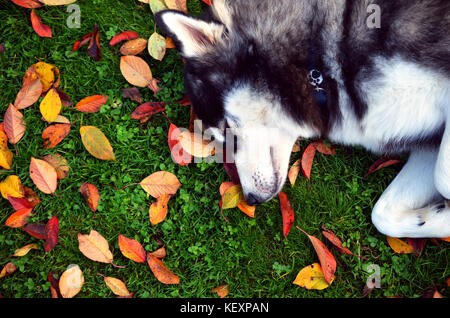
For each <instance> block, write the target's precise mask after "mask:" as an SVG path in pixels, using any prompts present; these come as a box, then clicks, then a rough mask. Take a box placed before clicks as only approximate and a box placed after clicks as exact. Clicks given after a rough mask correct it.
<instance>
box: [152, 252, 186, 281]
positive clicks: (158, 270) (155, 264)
mask: <svg viewBox="0 0 450 318" xmlns="http://www.w3.org/2000/svg"><path fill="white" fill-rule="evenodd" d="M147 263H148V266H149V267H150V269H151V270H152V272H153V274H154V275H155V277H156V279H158V280H159V281H160V282H161V283H163V284H179V283H180V278H179V277H178V276H177V275H175V274H173V273H172V272H171V271H170V270H169V269H168V268H167V267H166V265H164V263H163V262H162V261H161V260H160V259H158V258H156V257H155V256H153V255H151V254H149V253H148V254H147Z"/></svg>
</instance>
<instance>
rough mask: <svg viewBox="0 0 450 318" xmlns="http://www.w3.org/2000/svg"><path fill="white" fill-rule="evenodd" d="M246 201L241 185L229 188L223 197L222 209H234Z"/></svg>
mask: <svg viewBox="0 0 450 318" xmlns="http://www.w3.org/2000/svg"><path fill="white" fill-rule="evenodd" d="M242 201H245V198H244V193H243V192H242V186H241V185H239V184H236V185H233V186H231V187H229V188H228V189H227V190H226V191H225V193H224V194H223V196H222V209H223V210H227V209H232V208H235V207H237V206H238V204H239V203H241V202H242Z"/></svg>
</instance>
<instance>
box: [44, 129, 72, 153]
mask: <svg viewBox="0 0 450 318" xmlns="http://www.w3.org/2000/svg"><path fill="white" fill-rule="evenodd" d="M71 127H72V125H70V124H55V125H50V126H48V127H47V128H45V129H44V131H43V132H42V136H41V137H42V139H44V149H50V148H53V147H55V146H57V145H58V144H59V143H60V142H61V141H63V140H64V138H66V137H67V135H68V134H69V132H70V128H71Z"/></svg>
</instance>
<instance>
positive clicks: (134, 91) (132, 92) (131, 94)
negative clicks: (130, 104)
mask: <svg viewBox="0 0 450 318" xmlns="http://www.w3.org/2000/svg"><path fill="white" fill-rule="evenodd" d="M122 95H123V98H129V99H131V100H134V101H135V102H138V103H139V104H142V96H141V93H140V92H139V89H138V88H137V87H130V88H124V89H123V90H122Z"/></svg>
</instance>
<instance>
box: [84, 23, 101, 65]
mask: <svg viewBox="0 0 450 318" xmlns="http://www.w3.org/2000/svg"><path fill="white" fill-rule="evenodd" d="M87 53H88V55H89V56H90V57H92V58H93V59H94V60H95V61H100V60H101V58H102V51H101V49H100V31H99V30H98V25H97V23H96V24H95V25H94V31H93V32H92V37H91V40H90V42H89V46H88V49H87Z"/></svg>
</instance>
